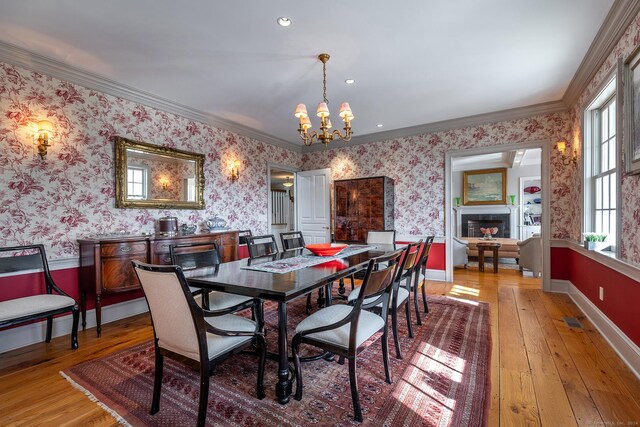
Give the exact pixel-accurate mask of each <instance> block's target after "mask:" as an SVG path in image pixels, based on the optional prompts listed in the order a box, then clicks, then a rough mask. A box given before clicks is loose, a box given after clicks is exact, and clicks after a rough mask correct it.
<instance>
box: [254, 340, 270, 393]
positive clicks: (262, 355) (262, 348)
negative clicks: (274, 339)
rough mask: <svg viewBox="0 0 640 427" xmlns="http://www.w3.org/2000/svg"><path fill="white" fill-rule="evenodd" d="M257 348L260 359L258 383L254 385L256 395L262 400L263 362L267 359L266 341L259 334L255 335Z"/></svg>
mask: <svg viewBox="0 0 640 427" xmlns="http://www.w3.org/2000/svg"><path fill="white" fill-rule="evenodd" d="M256 339H257V342H258V349H259V351H260V361H259V362H258V384H257V385H256V396H258V399H260V400H262V399H264V397H265V396H266V395H265V393H264V364H265V362H266V360H267V343H266V342H265V340H264V336H263V335H261V334H259V335H258V336H257V337H256Z"/></svg>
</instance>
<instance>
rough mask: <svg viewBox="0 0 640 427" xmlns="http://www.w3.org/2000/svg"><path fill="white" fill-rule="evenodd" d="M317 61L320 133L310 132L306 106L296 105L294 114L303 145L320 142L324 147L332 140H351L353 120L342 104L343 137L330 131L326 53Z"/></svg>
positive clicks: (327, 56) (346, 107)
mask: <svg viewBox="0 0 640 427" xmlns="http://www.w3.org/2000/svg"><path fill="white" fill-rule="evenodd" d="M318 59H319V60H320V61H321V62H322V102H320V103H319V104H318V109H317V110H316V115H317V116H318V117H320V131H319V132H317V131H310V129H311V121H310V120H309V114H308V113H307V106H306V105H304V104H298V106H297V107H296V113H295V114H294V115H295V116H296V117H297V118H298V119H300V126H299V127H298V133H299V134H300V138H302V140H303V141H304V145H311V144H313V141H316V140H317V141H320V142H322V143H323V144H324V145H325V146H326V145H327V144H328V143H329V142H330V141H333V138H335V137H339V138H340V139H341V140H343V141H350V140H351V135H352V133H351V120H353V113H352V112H351V108H350V107H349V103H348V102H343V103H342V104H341V105H340V113H339V115H340V117H341V118H342V121H343V122H344V135H343V134H342V133H341V132H340V131H339V130H338V129H335V130H334V131H332V132H331V131H330V130H329V129H331V127H332V126H331V120H329V107H328V104H329V101H328V100H327V62H328V61H329V54H328V53H321V54H320V55H318Z"/></svg>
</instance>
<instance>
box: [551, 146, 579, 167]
mask: <svg viewBox="0 0 640 427" xmlns="http://www.w3.org/2000/svg"><path fill="white" fill-rule="evenodd" d="M556 147H557V148H558V151H559V152H560V153H562V164H563V165H565V166H569V165H570V164H571V163H573V164H574V165H575V164H577V163H578V149H577V148H575V147H574V148H573V154H572V156H571V158H567V156H566V155H565V152H566V151H567V143H566V141H564V140H560V141H558V143H557V144H556Z"/></svg>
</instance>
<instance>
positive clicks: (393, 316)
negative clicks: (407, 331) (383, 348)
mask: <svg viewBox="0 0 640 427" xmlns="http://www.w3.org/2000/svg"><path fill="white" fill-rule="evenodd" d="M391 330H392V332H393V343H394V344H395V345H396V359H402V351H401V350H400V341H399V340H398V310H397V308H395V307H394V308H392V309H391Z"/></svg>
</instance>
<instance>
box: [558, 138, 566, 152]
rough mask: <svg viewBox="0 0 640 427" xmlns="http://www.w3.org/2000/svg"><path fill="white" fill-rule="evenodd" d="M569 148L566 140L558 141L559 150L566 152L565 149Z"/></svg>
mask: <svg viewBox="0 0 640 427" xmlns="http://www.w3.org/2000/svg"><path fill="white" fill-rule="evenodd" d="M566 149H567V145H566V144H565V142H564V141H558V151H560V152H561V153H563V154H564V151H565V150H566Z"/></svg>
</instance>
